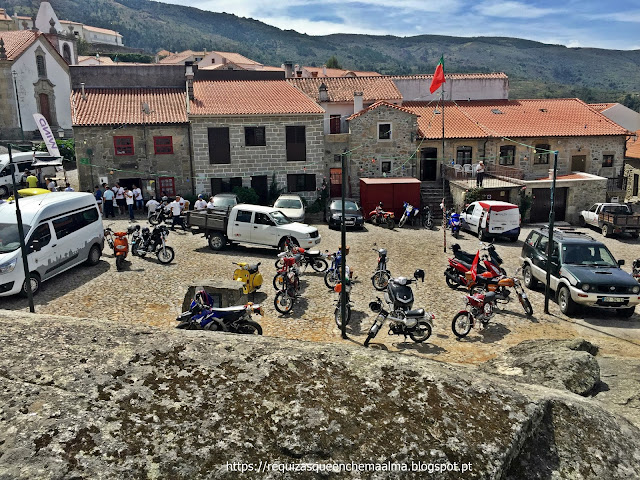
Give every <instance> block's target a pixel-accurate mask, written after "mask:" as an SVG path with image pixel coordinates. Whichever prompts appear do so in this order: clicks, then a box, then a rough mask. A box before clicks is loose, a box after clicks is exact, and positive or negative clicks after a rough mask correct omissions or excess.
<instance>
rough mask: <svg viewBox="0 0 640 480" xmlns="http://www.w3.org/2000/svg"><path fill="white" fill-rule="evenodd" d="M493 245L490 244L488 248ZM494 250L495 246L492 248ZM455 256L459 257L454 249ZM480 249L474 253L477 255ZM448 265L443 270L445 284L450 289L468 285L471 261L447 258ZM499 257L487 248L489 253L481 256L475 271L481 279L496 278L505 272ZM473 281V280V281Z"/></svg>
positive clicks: (470, 280)
mask: <svg viewBox="0 0 640 480" xmlns="http://www.w3.org/2000/svg"><path fill="white" fill-rule="evenodd" d="M491 247H493V245H491V246H490V247H489V249H490V248H491ZM494 251H495V248H494ZM455 253H456V257H459V256H460V255H458V252H457V251H456V252H455ZM479 253H480V251H478V253H477V254H476V255H477V256H479ZM462 254H465V255H466V252H462ZM447 260H448V261H449V267H448V268H447V269H446V270H445V271H444V277H445V281H446V282H447V286H448V287H449V288H452V289H456V288H458V287H460V286H462V287H468V286H469V285H470V284H471V283H472V279H471V269H472V266H473V261H472V263H468V262H466V261H465V260H466V258H465V260H462V259H460V258H449V259H447ZM501 260H502V259H501V258H500V257H499V256H497V254H492V252H491V250H489V255H486V254H485V255H483V256H482V263H478V264H477V272H478V276H479V277H482V279H490V278H497V277H500V276H502V275H504V274H505V271H504V269H503V268H501V267H500V263H502V262H501ZM474 283H475V282H474Z"/></svg>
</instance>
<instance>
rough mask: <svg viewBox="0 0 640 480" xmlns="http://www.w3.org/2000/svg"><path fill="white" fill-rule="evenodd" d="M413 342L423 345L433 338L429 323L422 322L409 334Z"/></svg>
mask: <svg viewBox="0 0 640 480" xmlns="http://www.w3.org/2000/svg"><path fill="white" fill-rule="evenodd" d="M409 336H410V337H411V340H413V341H414V342H416V343H422V342H424V341H425V340H427V339H428V338H429V337H430V336H431V325H429V322H426V321H424V320H420V321H419V322H418V324H417V325H416V326H415V327H414V328H413V330H412V331H411V332H409Z"/></svg>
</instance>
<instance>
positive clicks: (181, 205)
mask: <svg viewBox="0 0 640 480" xmlns="http://www.w3.org/2000/svg"><path fill="white" fill-rule="evenodd" d="M176 200H178V202H179V203H180V211H181V212H182V211H183V210H184V204H185V202H186V200H185V199H184V198H182V197H181V196H180V195H176Z"/></svg>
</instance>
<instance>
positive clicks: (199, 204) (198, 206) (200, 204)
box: [193, 195, 207, 210]
mask: <svg viewBox="0 0 640 480" xmlns="http://www.w3.org/2000/svg"><path fill="white" fill-rule="evenodd" d="M193 208H195V209H196V210H204V209H205V208H207V202H206V201H205V200H204V198H202V195H198V200H196V203H194V204H193Z"/></svg>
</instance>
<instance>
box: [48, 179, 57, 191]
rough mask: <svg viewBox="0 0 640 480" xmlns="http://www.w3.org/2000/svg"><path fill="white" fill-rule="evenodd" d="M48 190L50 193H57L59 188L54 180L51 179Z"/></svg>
mask: <svg viewBox="0 0 640 480" xmlns="http://www.w3.org/2000/svg"><path fill="white" fill-rule="evenodd" d="M47 188H48V189H49V191H50V192H55V191H56V190H57V189H58V186H57V185H56V182H55V181H54V180H53V179H52V178H50V179H49V183H48V184H47Z"/></svg>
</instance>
